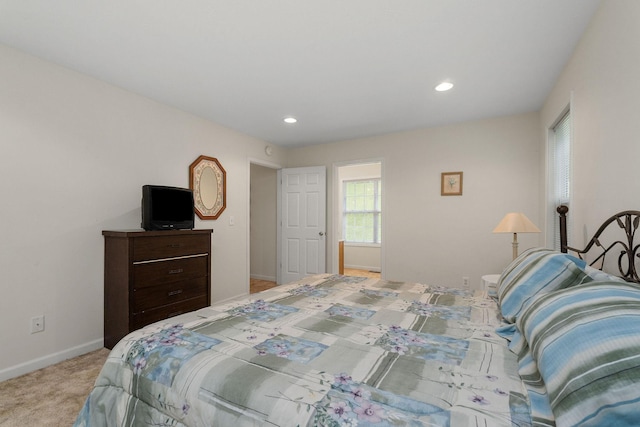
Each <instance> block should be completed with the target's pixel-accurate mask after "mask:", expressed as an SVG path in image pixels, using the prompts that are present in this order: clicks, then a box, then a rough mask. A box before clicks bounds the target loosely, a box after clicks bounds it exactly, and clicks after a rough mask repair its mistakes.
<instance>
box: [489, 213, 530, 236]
mask: <svg viewBox="0 0 640 427" xmlns="http://www.w3.org/2000/svg"><path fill="white" fill-rule="evenodd" d="M493 232H494V233H539V232H540V229H539V228H538V227H536V225H535V224H534V223H533V222H531V220H530V219H529V218H527V217H526V216H525V214H523V213H520V212H511V213H508V214H506V215H505V217H504V218H502V221H500V224H498V226H497V227H496V228H494V229H493Z"/></svg>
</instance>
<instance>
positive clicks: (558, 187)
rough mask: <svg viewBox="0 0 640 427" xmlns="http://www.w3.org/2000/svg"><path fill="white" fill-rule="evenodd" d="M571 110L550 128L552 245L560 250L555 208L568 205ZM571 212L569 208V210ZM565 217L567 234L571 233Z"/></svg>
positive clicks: (558, 220) (558, 227) (569, 190)
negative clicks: (551, 136)
mask: <svg viewBox="0 0 640 427" xmlns="http://www.w3.org/2000/svg"><path fill="white" fill-rule="evenodd" d="M571 127H572V126H571V112H570V111H568V112H567V113H566V114H565V115H564V116H562V118H561V119H560V120H559V121H558V123H557V124H556V125H555V126H554V127H553V129H552V135H553V138H552V144H551V150H550V155H551V162H550V163H551V180H550V182H551V184H552V185H551V187H552V188H551V197H550V200H551V201H552V203H551V205H552V206H551V209H552V213H551V214H552V215H553V218H554V220H553V247H554V249H557V250H560V219H559V217H558V213H557V212H556V208H557V207H558V206H559V205H561V204H562V205H566V206H569V201H570V195H571V139H572V138H571ZM569 214H571V210H569ZM570 224H571V223H570V221H569V218H567V235H571V233H570V232H569V230H570Z"/></svg>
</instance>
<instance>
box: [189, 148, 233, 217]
mask: <svg viewBox="0 0 640 427" xmlns="http://www.w3.org/2000/svg"><path fill="white" fill-rule="evenodd" d="M203 174H204V179H205V180H206V181H208V182H207V183H206V184H209V185H207V187H209V188H203ZM213 178H215V183H214V182H209V181H210V180H211V179H213ZM211 187H213V188H211ZM189 188H190V189H191V190H192V191H193V204H194V207H195V210H196V214H198V216H199V217H200V219H217V218H218V217H219V216H220V214H221V213H222V212H223V211H224V210H225V208H226V207H227V172H226V171H225V170H224V168H223V167H222V165H221V164H220V162H219V161H218V159H216V158H215V157H208V156H200V157H198V158H197V159H196V160H195V161H194V162H193V163H191V165H190V166H189Z"/></svg>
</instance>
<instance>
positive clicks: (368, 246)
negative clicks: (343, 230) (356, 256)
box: [344, 242, 382, 248]
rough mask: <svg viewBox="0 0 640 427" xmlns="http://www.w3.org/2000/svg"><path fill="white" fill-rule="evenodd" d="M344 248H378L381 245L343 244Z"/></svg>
mask: <svg viewBox="0 0 640 427" xmlns="http://www.w3.org/2000/svg"><path fill="white" fill-rule="evenodd" d="M344 245H345V247H346V246H349V247H353V248H380V247H382V245H381V244H380V243H358V242H344Z"/></svg>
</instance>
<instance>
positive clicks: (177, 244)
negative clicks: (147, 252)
mask: <svg viewBox="0 0 640 427" xmlns="http://www.w3.org/2000/svg"><path fill="white" fill-rule="evenodd" d="M167 246H168V247H170V248H181V247H182V245H181V244H180V243H172V244H170V245H167Z"/></svg>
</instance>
